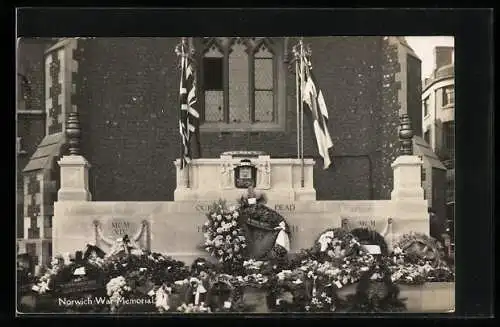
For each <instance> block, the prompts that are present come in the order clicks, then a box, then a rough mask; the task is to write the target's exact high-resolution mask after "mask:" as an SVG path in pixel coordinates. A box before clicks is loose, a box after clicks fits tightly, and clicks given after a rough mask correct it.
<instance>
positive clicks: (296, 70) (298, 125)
mask: <svg viewBox="0 0 500 327" xmlns="http://www.w3.org/2000/svg"><path fill="white" fill-rule="evenodd" d="M299 59H300V54H299V53H298V52H296V53H295V94H296V97H295V100H296V109H297V159H300V99H301V98H302V97H301V94H300V90H301V89H300V84H299V83H300V79H299V70H300V63H299Z"/></svg>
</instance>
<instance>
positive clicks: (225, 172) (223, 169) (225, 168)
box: [220, 161, 234, 189]
mask: <svg viewBox="0 0 500 327" xmlns="http://www.w3.org/2000/svg"><path fill="white" fill-rule="evenodd" d="M220 173H221V178H220V182H221V185H220V186H221V188H223V189H230V188H234V165H233V163H232V162H230V161H226V162H222V163H221V164H220Z"/></svg>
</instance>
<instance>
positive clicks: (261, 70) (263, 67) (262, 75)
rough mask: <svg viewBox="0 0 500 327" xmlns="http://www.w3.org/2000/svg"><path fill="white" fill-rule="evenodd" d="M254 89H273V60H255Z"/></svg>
mask: <svg viewBox="0 0 500 327" xmlns="http://www.w3.org/2000/svg"><path fill="white" fill-rule="evenodd" d="M255 89H256V90H272V89H273V60H272V59H255Z"/></svg>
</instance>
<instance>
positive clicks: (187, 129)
mask: <svg viewBox="0 0 500 327" xmlns="http://www.w3.org/2000/svg"><path fill="white" fill-rule="evenodd" d="M185 45H186V38H185V37H183V38H181V83H182V79H183V78H184V73H185V72H184V66H185V65H186V62H185V60H187V58H186V53H185V51H184V46H185ZM181 110H182V108H181ZM181 117H182V113H181ZM187 117H188V118H187V120H188V121H189V116H187ZM188 121H186V133H189V124H188ZM182 139H184V141H185V142H186V146H184V143H183V142H182ZM187 142H189V138H186V137H183V138H181V164H182V163H183V162H184V158H185V157H186V155H187V153H184V151H185V150H186V148H187V147H189V144H187ZM185 163H186V165H185V166H183V169H182V170H184V169H185V170H184V174H185V176H186V187H187V188H190V182H189V179H190V178H189V162H188V161H185Z"/></svg>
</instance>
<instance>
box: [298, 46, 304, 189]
mask: <svg viewBox="0 0 500 327" xmlns="http://www.w3.org/2000/svg"><path fill="white" fill-rule="evenodd" d="M299 44H300V81H301V86H302V85H303V84H304V42H303V38H300V41H299ZM300 92H301V97H300V159H301V161H300V186H301V187H304V101H303V99H302V92H303V90H302V87H301V89H300Z"/></svg>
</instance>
